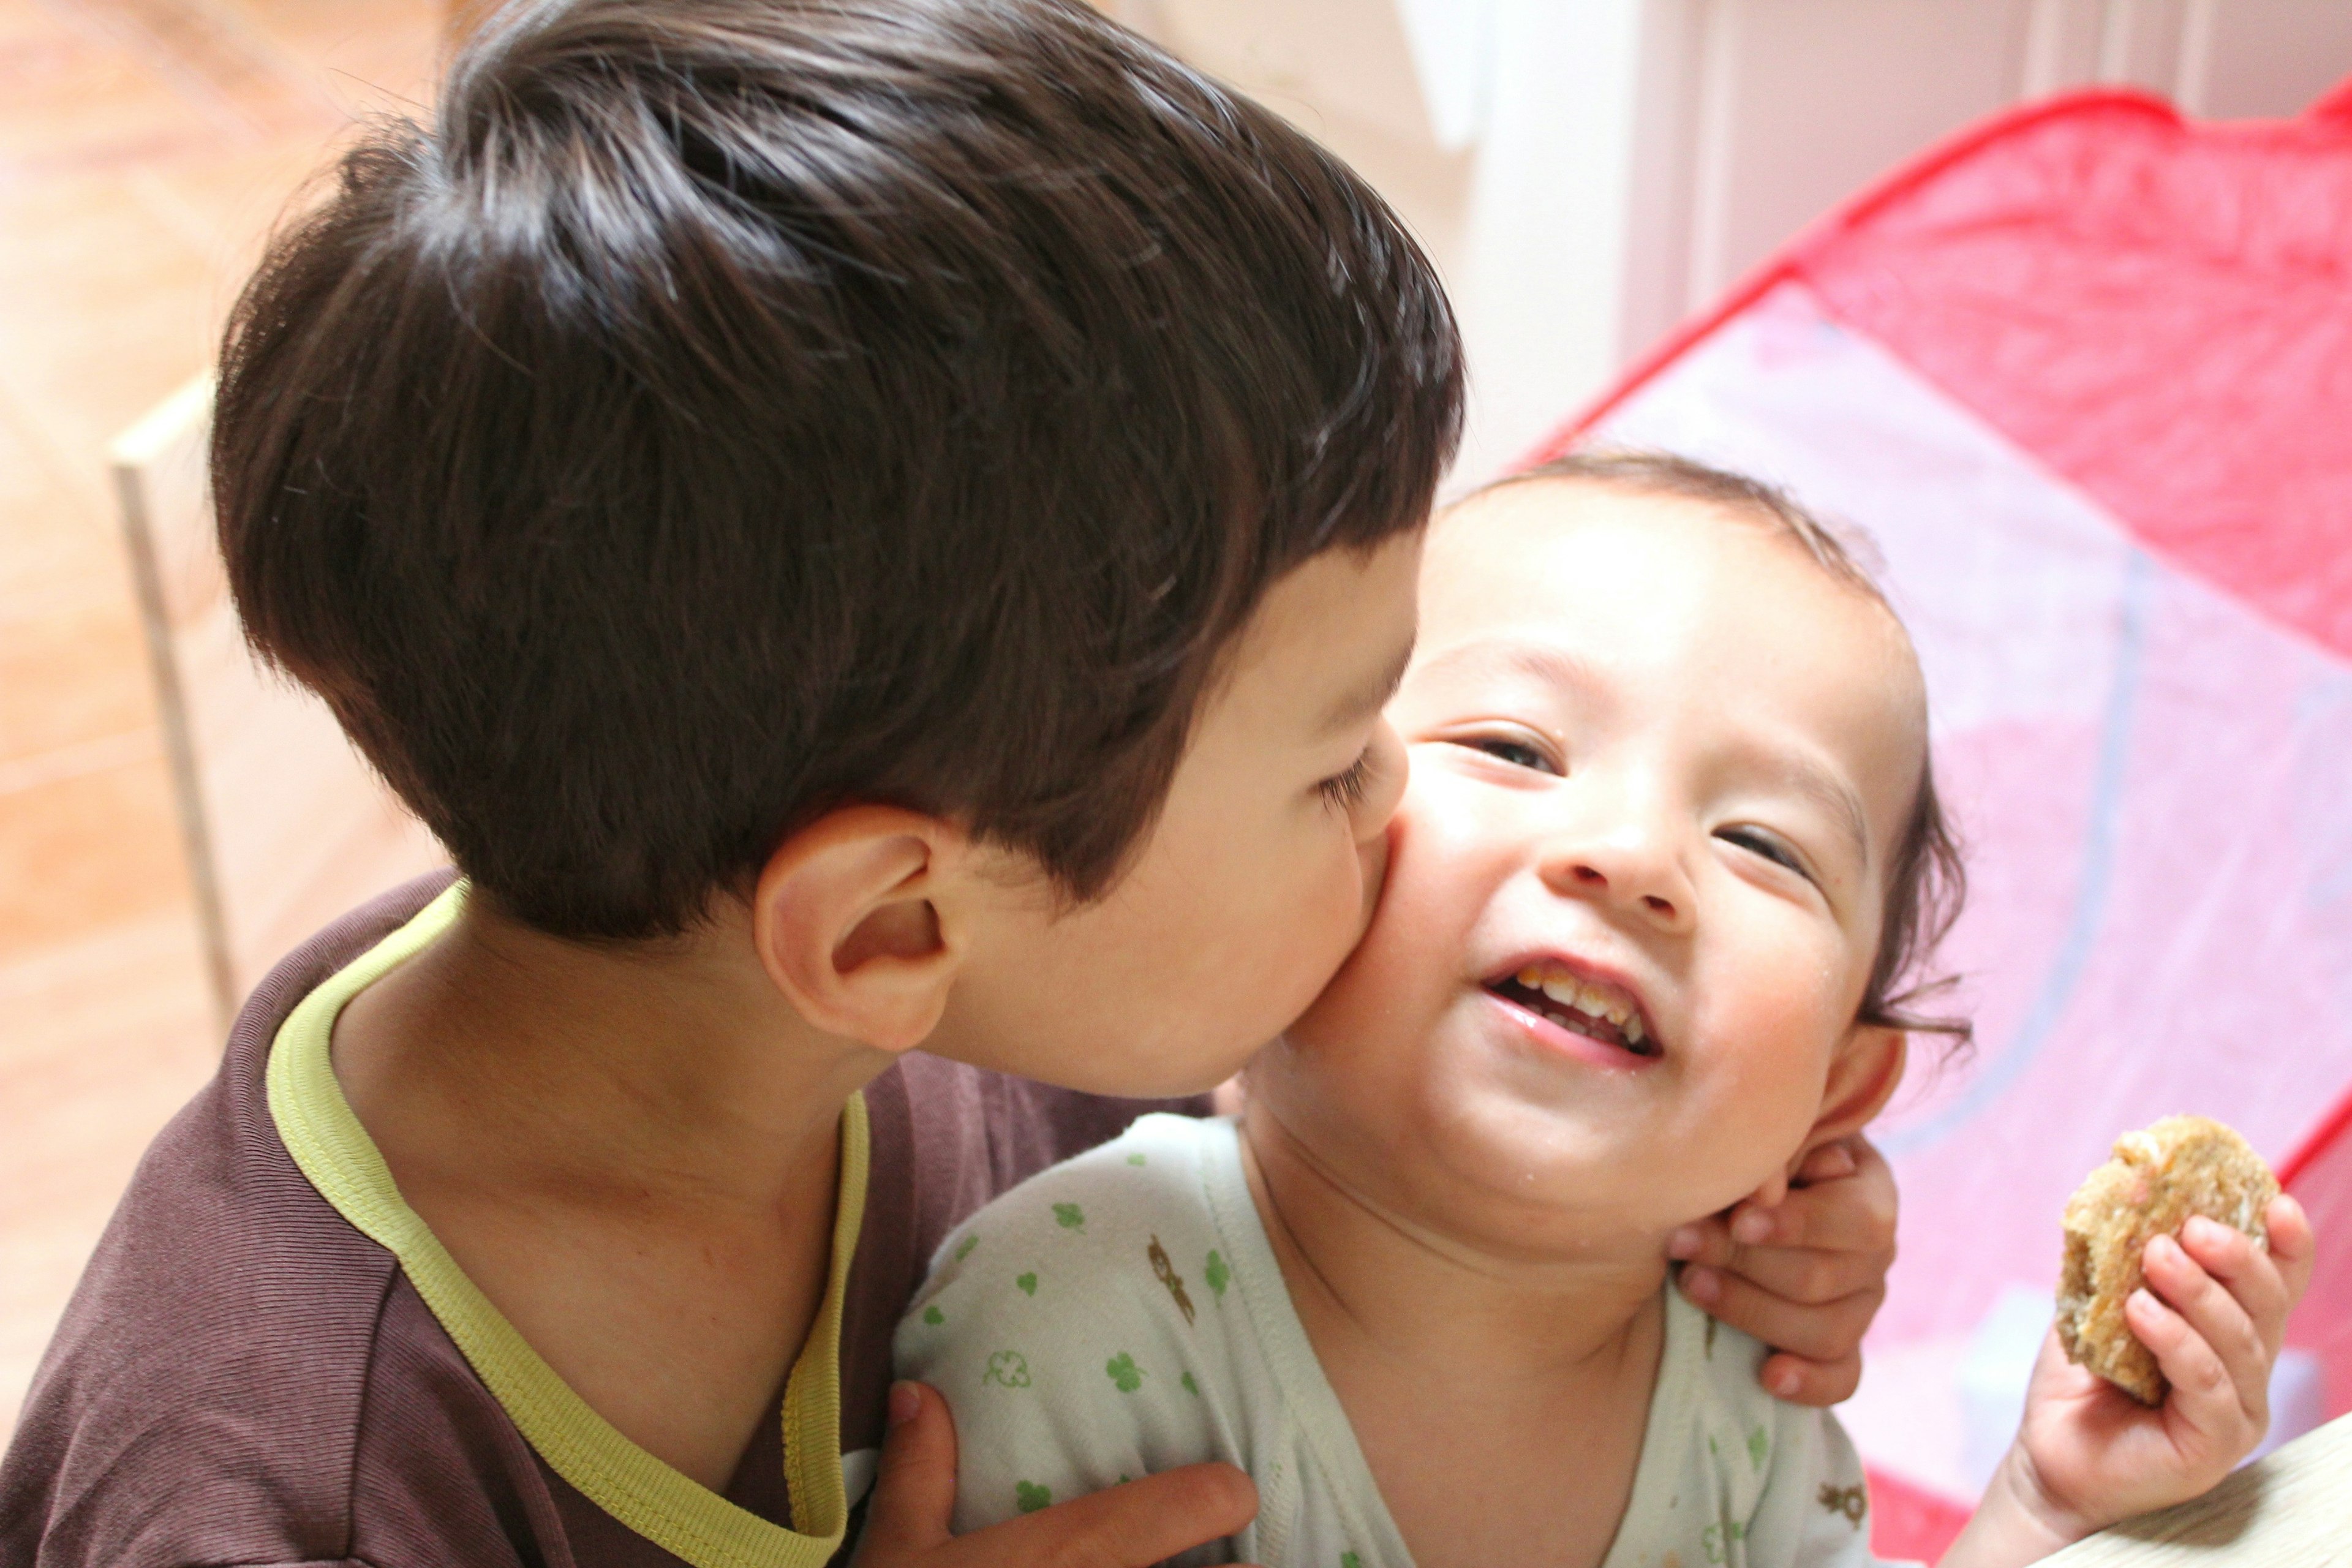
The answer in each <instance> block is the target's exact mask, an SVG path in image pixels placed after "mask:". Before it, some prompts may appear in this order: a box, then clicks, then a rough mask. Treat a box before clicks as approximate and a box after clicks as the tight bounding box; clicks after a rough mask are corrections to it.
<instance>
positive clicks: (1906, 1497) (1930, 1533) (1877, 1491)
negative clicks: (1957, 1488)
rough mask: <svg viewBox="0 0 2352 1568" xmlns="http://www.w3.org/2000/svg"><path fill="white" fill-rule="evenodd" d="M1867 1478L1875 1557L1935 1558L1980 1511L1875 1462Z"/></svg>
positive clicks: (1865, 1474)
mask: <svg viewBox="0 0 2352 1568" xmlns="http://www.w3.org/2000/svg"><path fill="white" fill-rule="evenodd" d="M1862 1478H1863V1479H1864V1481H1866V1482H1868V1483H1869V1486H1870V1550H1871V1554H1872V1555H1873V1556H1876V1557H1895V1558H1914V1559H1916V1560H1917V1561H1919V1562H1921V1563H1933V1562H1935V1561H1936V1559H1937V1558H1938V1557H1941V1556H1942V1555H1943V1554H1944V1551H1945V1549H1946V1548H1947V1547H1948V1546H1950V1545H1951V1544H1952V1542H1953V1541H1954V1540H1955V1539H1957V1538H1958V1535H1959V1533H1960V1531H1961V1530H1962V1529H1963V1528H1965V1527H1966V1526H1967V1524H1968V1522H1969V1515H1970V1514H1972V1513H1974V1512H1975V1511H1976V1510H1974V1509H1973V1508H1971V1507H1969V1504H1967V1503H1965V1502H1962V1501H1961V1500H1959V1499H1958V1498H1950V1497H1946V1496H1945V1495H1944V1494H1943V1493H1941V1492H1939V1491H1936V1490H1933V1489H1930V1488H1927V1487H1923V1486H1921V1485H1920V1484H1919V1483H1918V1482H1916V1481H1910V1480H1906V1479H1903V1478H1902V1477H1901V1476H1895V1475H1889V1474H1888V1473H1887V1472H1886V1471H1885V1470H1882V1469H1880V1468H1877V1467H1876V1466H1874V1465H1869V1464H1865V1465H1864V1466H1863V1467H1862Z"/></svg>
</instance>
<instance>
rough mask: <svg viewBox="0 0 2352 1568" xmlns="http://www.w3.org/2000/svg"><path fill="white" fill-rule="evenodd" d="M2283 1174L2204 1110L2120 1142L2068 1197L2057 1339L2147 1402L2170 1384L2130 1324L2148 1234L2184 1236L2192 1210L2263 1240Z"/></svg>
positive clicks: (2069, 1354) (2159, 1399)
mask: <svg viewBox="0 0 2352 1568" xmlns="http://www.w3.org/2000/svg"><path fill="white" fill-rule="evenodd" d="M2278 1190H2279V1184H2278V1179H2277V1178H2276V1177H2275V1176H2273V1175H2272V1174H2271V1169H2270V1167H2269V1166H2268V1165H2265V1164H2263V1159H2262V1156H2261V1155H2259V1154H2257V1153H2255V1152H2253V1150H2252V1148H2251V1147H2249V1146H2248V1145H2247V1142H2246V1141H2245V1140H2244V1139H2243V1138H2241V1137H2239V1136H2238V1134H2237V1133H2236V1132H2235V1131H2232V1130H2231V1129H2230V1128H2227V1127H2224V1126H2222V1125H2221V1123H2220V1122H2218V1121H2213V1120H2211V1119H2210V1118H2209V1117H2203V1116H2168V1117H2166V1118H2165V1119H2164V1120H2163V1121H2159V1122H2158V1123H2157V1124H2156V1125H2155V1126H2153V1127H2150V1128H2148V1129H2147V1131H2141V1132H2126V1133H2125V1134H2124V1135H2123V1136H2122V1137H2120V1138H2118V1139H2116V1153H2115V1158H2114V1159H2112V1160H2109V1161H2108V1162H2107V1163H2105V1164H2104V1165H2102V1166H2100V1167H2099V1168H2098V1169H2097V1170H2095V1171H2094V1172H2092V1173H2091V1174H2090V1175H2089V1177H2088V1178H2087V1179H2085V1180H2084V1183H2083V1184H2082V1185H2081V1186H2080V1187H2078V1188H2076V1189H2075V1191H2074V1196H2073V1197H2071V1198H2069V1199H2067V1200H2066V1216H2065V1221H2064V1224H2065V1227H2066V1260H2065V1266H2064V1268H2063V1272H2062V1273H2061V1275H2060V1278H2059V1280H2058V1338H2059V1340H2060V1342H2062V1343H2063V1344H2064V1345H2065V1347H2066V1359H2067V1360H2069V1361H2072V1362H2074V1363H2077V1364H2078V1365H2081V1366H2084V1367H2088V1368H2089V1369H2090V1370H2091V1371H2093V1372H2095V1373H2098V1374H2099V1375H2100V1376H2101V1377H2104V1378H2105V1379H2106V1380H2107V1381H2108V1382H2109V1383H2112V1384H2115V1385H2116V1387H2118V1388H2120V1389H2122V1390H2123V1391H2124V1392H2125V1393H2126V1394H2130V1395H2131V1396H2132V1397H2133V1398H2134V1399H2137V1400H2138V1401H2139V1402H2140V1403H2141V1404H2143V1405H2161V1404H2163V1403H2164V1394H2165V1391H2166V1389H2167V1388H2168V1387H2169V1386H2170V1384H2168V1383H2167V1382H2166V1381H2165V1377H2164V1373H2161V1372H2159V1371H2158V1370H2157V1365H2156V1357H2155V1355H2154V1354H2153V1353H2152V1352H2150V1351H2149V1350H2148V1348H2147V1346H2146V1345H2144V1344H2142V1343H2140V1342H2139V1340H2138V1338H2137V1336H2136V1335H2134V1334H2133V1333H2132V1331H2131V1330H2130V1329H2129V1328H2127V1327H2126V1326H2125V1324H2124V1302H2125V1301H2126V1300H2128V1299H2129V1298H2130V1296H2131V1293H2132V1292H2133V1291H2134V1290H2137V1289H2139V1287H2140V1282H2141V1275H2140V1267H2139V1260H2140V1255H2141V1253H2142V1252H2144V1251H2145V1250H2146V1249H2147V1244H2148V1242H2149V1240H2150V1239H2151V1238H2152V1237H2158V1236H2173V1235H2177V1234H2179V1230H2180V1227H2181V1226H2182V1225H2184V1224H2186V1223H2187V1221H2188V1219H2189V1215H2204V1216H2205V1217H2207V1218H2208V1219H2214V1220H2219V1221H2220V1222H2221V1223H2222V1224H2223V1225H2230V1226H2237V1227H2238V1228H2239V1229H2240V1230H2242V1231H2244V1232H2245V1233H2246V1234H2247V1235H2248V1236H2251V1237H2253V1238H2254V1244H2255V1245H2256V1246H2258V1247H2259V1246H2262V1245H2263V1244H2264V1241H2265V1239H2266V1238H2265V1235H2264V1232H2263V1211H2264V1210H2266V1209H2267V1208H2269V1207H2270V1202H2271V1200H2272V1199H2273V1198H2274V1197H2276V1196H2278Z"/></svg>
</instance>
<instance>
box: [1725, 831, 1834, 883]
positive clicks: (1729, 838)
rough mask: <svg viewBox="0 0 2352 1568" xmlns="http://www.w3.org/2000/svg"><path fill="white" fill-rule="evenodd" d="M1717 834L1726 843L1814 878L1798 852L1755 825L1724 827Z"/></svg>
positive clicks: (1809, 878) (1810, 878)
mask: <svg viewBox="0 0 2352 1568" xmlns="http://www.w3.org/2000/svg"><path fill="white" fill-rule="evenodd" d="M1715 836H1716V837H1717V838H1720V839H1722V840H1723V841H1724V842H1725V843H1726V844H1737V845H1738V846H1739V847H1741V848H1742V849H1745V850H1747V851H1748V853H1749V854H1751V855H1760V856H1762V857H1763V858H1765V859H1767V860H1769V861H1771V862H1772V864H1774V865H1775V866H1784V867H1786V868H1789V869H1790V870H1791V871H1794V872H1795V873H1796V874H1797V875H1798V876H1800V877H1802V878H1804V879H1805V880H1807V881H1809V882H1810V881H1811V880H1812V873H1811V872H1810V871H1808V870H1806V869H1805V866H1804V862H1803V861H1801V860H1800V859H1798V858H1797V855H1796V852H1795V851H1794V850H1792V849H1790V847H1788V846H1787V845H1785V844H1783V843H1781V842H1780V840H1779V839H1777V838H1775V837H1772V836H1771V835H1770V834H1769V833H1762V832H1759V831H1758V830H1757V829H1755V828H1753V827H1722V828H1717V830H1716V835H1715Z"/></svg>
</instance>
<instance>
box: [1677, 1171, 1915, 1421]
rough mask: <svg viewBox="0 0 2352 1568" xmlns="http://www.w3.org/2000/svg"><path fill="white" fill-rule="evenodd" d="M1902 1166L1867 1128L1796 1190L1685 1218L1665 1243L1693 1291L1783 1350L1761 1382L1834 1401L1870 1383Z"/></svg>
mask: <svg viewBox="0 0 2352 1568" xmlns="http://www.w3.org/2000/svg"><path fill="white" fill-rule="evenodd" d="M1666 1250H1667V1253H1668V1255H1669V1256H1670V1257H1674V1258H1682V1259H1685V1264H1684V1268H1683V1271H1682V1289H1683V1294H1684V1295H1685V1296H1688V1297H1689V1298H1690V1299H1691V1300H1692V1301H1693V1302H1694V1303H1695V1304H1696V1305H1697V1306H1698V1307H1699V1308H1700V1309H1701V1310H1704V1311H1706V1312H1708V1313H1710V1314H1711V1315H1713V1316H1715V1317H1717V1318H1720V1319H1722V1320H1723V1321H1725V1322H1727V1323H1729V1324H1730V1325H1731V1326H1732V1327H1733V1328H1735V1329H1738V1330H1741V1331H1745V1332H1747V1333H1749V1334H1752V1335H1754V1336H1755V1337H1756V1338H1758V1339H1759V1340H1761V1341H1763V1342H1765V1343H1766V1344H1768V1345H1770V1346H1771V1347H1772V1348H1773V1354H1772V1355H1770V1356H1769V1357H1768V1358H1767V1359H1766V1360H1765V1363H1764V1364H1763V1366H1762V1367H1760V1368H1759V1369H1758V1372H1757V1379H1758V1381H1759V1382H1760V1383H1762V1384H1763V1385H1764V1386H1765V1387H1766V1388H1767V1389H1769V1391H1771V1392H1772V1393H1773V1394H1777V1395H1779V1396H1780V1398H1782V1399H1787V1400H1791V1401H1793V1402H1795V1403H1796V1404H1799V1405H1835V1404H1837V1403H1838V1402H1839V1401H1840V1400H1842V1399H1844V1398H1846V1397H1847V1396H1848V1395H1850V1394H1853V1391H1854V1388H1855V1386H1856V1385H1857V1384H1860V1383H1861V1381H1862V1336H1863V1331H1864V1330H1866V1329H1868V1328H1869V1327H1870V1320H1871V1319H1872V1318H1873V1317H1874V1316H1876V1315H1877V1312H1878V1304H1879V1303H1880V1302H1881V1301H1883V1300H1885V1299H1886V1270H1887V1268H1888V1267H1889V1266H1890V1265H1892V1264H1893V1263H1894V1261H1895V1173H1894V1172H1893V1171H1891V1170H1889V1169H1888V1168H1887V1165H1886V1162H1885V1159H1883V1158H1882V1157H1881V1156H1880V1155H1879V1152H1878V1151H1877V1150H1875V1149H1874V1148H1872V1147H1871V1146H1870V1142H1869V1140H1867V1139H1865V1138H1863V1137H1861V1136H1859V1135H1857V1136H1854V1137H1852V1138H1844V1139H1841V1140H1839V1141H1838V1142H1834V1143H1828V1144H1824V1145H1822V1147H1821V1148H1819V1149H1816V1150H1814V1151H1813V1152H1812V1153H1811V1155H1809V1156H1808V1157H1807V1158H1806V1161H1805V1163H1804V1164H1803V1165H1802V1166H1801V1168H1800V1169H1799V1170H1798V1172H1797V1175H1796V1178H1795V1180H1794V1182H1793V1183H1792V1184H1791V1185H1790V1189H1789V1193H1788V1195H1787V1196H1786V1197H1784V1198H1782V1199H1781V1200H1780V1202H1779V1203H1777V1204H1773V1205H1763V1204H1759V1203H1756V1202H1754V1201H1753V1200H1750V1201H1748V1202H1746V1203H1742V1204H1739V1205H1737V1206H1735V1207H1734V1208H1732V1209H1730V1210H1729V1211H1727V1213H1724V1214H1721V1215H1714V1216H1712V1217H1710V1218H1708V1219H1705V1220H1701V1221H1700V1222H1699V1223H1697V1224H1696V1225H1687V1226H1683V1228H1682V1229H1681V1230H1680V1231H1678V1232H1676V1233H1675V1237H1674V1240H1673V1241H1672V1242H1671V1243H1670V1244H1669V1245H1668V1247H1667V1249H1666Z"/></svg>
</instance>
